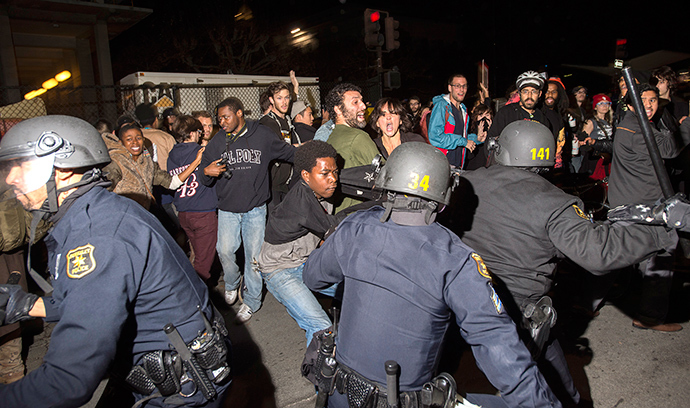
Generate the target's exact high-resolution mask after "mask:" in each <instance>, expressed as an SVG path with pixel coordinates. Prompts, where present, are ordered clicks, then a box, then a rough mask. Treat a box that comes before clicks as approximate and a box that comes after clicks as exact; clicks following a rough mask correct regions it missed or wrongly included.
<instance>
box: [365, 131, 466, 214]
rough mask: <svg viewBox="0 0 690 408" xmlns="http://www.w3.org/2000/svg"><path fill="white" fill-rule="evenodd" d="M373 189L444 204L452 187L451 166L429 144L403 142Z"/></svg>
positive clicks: (387, 162)
mask: <svg viewBox="0 0 690 408" xmlns="http://www.w3.org/2000/svg"><path fill="white" fill-rule="evenodd" d="M376 186H377V187H379V188H382V189H384V190H388V191H395V192H398V193H403V194H412V195H415V196H418V197H422V198H425V199H427V200H430V201H435V202H437V203H440V204H445V205H447V204H448V203H449V202H450V193H451V187H452V183H451V177H450V165H449V164H448V159H447V158H446V156H445V155H444V154H443V153H442V152H441V151H440V150H438V149H437V148H435V147H433V146H431V145H429V144H426V143H422V142H408V143H403V144H401V145H400V146H398V147H396V148H395V150H393V152H392V153H391V154H390V156H389V157H388V160H386V165H385V166H383V168H382V169H381V172H380V173H379V175H378V177H377V178H376Z"/></svg>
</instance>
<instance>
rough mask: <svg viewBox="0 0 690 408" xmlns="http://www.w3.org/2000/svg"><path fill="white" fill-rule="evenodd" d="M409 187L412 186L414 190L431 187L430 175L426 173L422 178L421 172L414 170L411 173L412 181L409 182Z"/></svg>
mask: <svg viewBox="0 0 690 408" xmlns="http://www.w3.org/2000/svg"><path fill="white" fill-rule="evenodd" d="M407 187H409V188H411V189H412V190H416V189H418V188H419V187H421V188H422V189H423V190H424V191H426V190H428V189H429V176H428V175H425V176H423V177H422V179H421V180H420V179H419V174H417V173H415V172H412V173H410V182H409V183H408V184H407Z"/></svg>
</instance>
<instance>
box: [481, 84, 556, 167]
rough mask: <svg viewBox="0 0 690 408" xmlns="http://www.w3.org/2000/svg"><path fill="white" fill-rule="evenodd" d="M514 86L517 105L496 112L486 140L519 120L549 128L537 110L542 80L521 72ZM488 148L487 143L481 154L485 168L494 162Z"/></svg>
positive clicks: (508, 105) (494, 136) (494, 137)
mask: <svg viewBox="0 0 690 408" xmlns="http://www.w3.org/2000/svg"><path fill="white" fill-rule="evenodd" d="M515 86H516V87H517V92H518V95H519V96H520V101H519V103H509V104H506V105H505V106H504V107H502V108H501V109H499V110H498V112H496V115H495V116H494V119H493V123H492V124H491V127H490V128H489V132H488V135H487V139H489V140H492V139H496V138H498V136H499V135H500V134H501V132H503V129H505V127H506V126H508V125H509V124H510V123H513V122H516V121H519V120H528V121H532V122H539V123H541V124H543V125H545V126H546V127H548V128H551V125H550V123H549V120H548V119H547V118H546V116H544V113H543V112H542V111H540V110H538V109H537V102H539V98H540V97H541V89H542V88H543V87H544V78H543V77H542V76H541V75H539V73H537V72H535V71H527V72H523V73H522V74H520V76H518V78H517V81H515ZM488 146H489V143H485V144H484V146H483V150H482V152H481V153H482V154H483V155H484V156H486V157H487V159H486V166H487V167H488V166H489V165H491V163H492V161H493V160H494V158H493V152H492V151H489V149H488Z"/></svg>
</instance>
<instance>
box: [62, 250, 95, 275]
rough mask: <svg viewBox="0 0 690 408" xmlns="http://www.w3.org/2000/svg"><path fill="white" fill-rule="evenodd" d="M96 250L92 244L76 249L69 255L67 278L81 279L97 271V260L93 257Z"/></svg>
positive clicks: (67, 259) (67, 258)
mask: <svg viewBox="0 0 690 408" xmlns="http://www.w3.org/2000/svg"><path fill="white" fill-rule="evenodd" d="M94 249H95V248H94V247H93V245H91V244H86V245H84V246H80V247H77V248H74V249H73V250H71V251H69V252H68V253H67V257H66V261H67V276H69V277H70V278H72V279H80V278H83V277H84V276H86V275H88V274H90V273H91V272H93V270H94V269H96V260H95V259H94V257H93V250H94Z"/></svg>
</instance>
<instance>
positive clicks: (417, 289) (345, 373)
mask: <svg viewBox="0 0 690 408" xmlns="http://www.w3.org/2000/svg"><path fill="white" fill-rule="evenodd" d="M376 184H377V185H378V186H380V187H381V188H383V189H384V190H387V191H388V201H387V202H386V203H385V204H384V207H385V208H381V207H379V206H375V207H372V209H369V210H367V211H360V212H357V213H355V214H352V215H350V216H348V218H346V219H345V220H344V221H343V222H342V223H341V224H340V225H339V227H338V229H337V230H336V232H335V233H334V234H333V235H332V236H331V237H329V238H328V239H327V240H326V241H325V242H324V244H323V245H322V246H321V248H320V249H317V250H315V251H314V252H312V254H311V255H310V256H309V259H308V261H307V263H306V265H305V269H304V273H303V278H304V282H305V283H306V285H307V286H308V287H309V288H310V289H312V290H320V289H324V288H326V287H328V286H330V285H332V284H333V283H336V282H340V281H344V293H343V300H342V312H341V321H340V325H339V326H338V328H337V338H336V344H337V347H336V348H335V350H336V360H337V362H338V369H337V373H338V377H339V379H338V380H336V381H335V384H337V386H336V391H333V394H332V395H331V396H330V397H329V400H328V406H329V407H347V406H348V400H349V401H351V402H353V401H366V400H367V398H373V397H371V396H367V395H362V394H363V393H362V390H371V389H372V388H373V389H374V390H376V391H372V392H371V393H369V394H376V393H378V398H379V404H380V403H381V399H384V404H385V400H386V399H387V394H386V390H385V387H383V386H382V384H386V383H387V377H386V372H385V370H384V363H385V362H386V361H387V360H394V361H396V362H397V363H398V364H399V366H400V379H399V390H400V391H401V392H403V393H406V394H405V395H403V397H402V399H400V401H401V406H404V407H417V406H421V405H415V404H414V403H413V402H414V401H417V402H419V401H420V398H416V397H419V390H420V389H422V387H423V386H424V384H425V383H427V382H429V381H430V380H431V379H432V377H433V376H434V372H435V370H436V368H437V363H438V356H439V353H440V348H441V342H442V341H443V337H444V334H445V332H446V330H447V329H448V326H449V323H450V319H451V316H453V313H455V318H456V321H457V324H458V325H459V326H460V330H461V334H462V336H463V338H464V339H465V340H466V341H467V343H468V344H470V345H471V346H472V351H473V353H474V356H475V358H476V360H477V362H478V365H479V367H481V369H482V370H483V371H484V373H485V374H486V375H487V377H488V379H489V380H490V381H491V382H492V384H493V385H494V386H495V387H496V388H498V389H499V391H500V392H501V397H495V396H482V395H468V398H467V399H468V400H469V401H470V402H472V403H480V404H482V405H483V406H485V407H492V406H510V407H517V406H520V407H547V406H548V407H551V406H560V404H559V402H558V400H557V399H556V398H555V396H554V395H553V394H552V392H551V391H550V389H549V388H548V386H547V385H546V383H545V380H544V378H543V377H542V375H541V374H540V373H539V371H538V370H537V367H536V365H535V363H534V362H533V360H532V358H531V356H530V354H529V351H528V350H527V348H526V347H525V345H524V344H523V343H522V342H521V341H520V339H519V337H518V335H517V331H516V329H515V325H514V323H513V322H512V321H511V319H510V317H509V316H508V315H507V314H506V312H505V310H504V308H503V304H502V302H501V300H500V298H499V297H498V296H497V295H496V293H495V292H494V289H493V285H492V279H491V276H490V275H489V273H488V271H487V269H486V266H485V264H484V262H483V261H482V258H481V257H480V256H479V255H477V253H475V252H474V251H473V250H472V249H470V248H469V247H468V246H467V245H465V244H463V243H462V242H461V241H460V239H459V238H458V237H457V236H456V235H455V234H453V233H452V232H451V231H449V230H448V229H446V228H445V227H442V226H441V225H440V224H438V223H436V222H435V218H436V214H437V211H438V210H439V208H440V207H441V206H443V205H445V204H447V203H448V201H449V195H450V192H451V187H452V183H451V177H450V167H449V164H448V160H447V159H446V158H445V156H444V155H443V153H441V152H440V151H439V150H438V149H435V148H434V147H432V146H430V145H428V144H425V143H417V142H410V143H404V144H402V145H401V146H399V147H397V148H396V149H395V150H394V151H393V152H392V153H391V155H390V157H389V159H388V161H387V163H386V165H385V166H384V167H383V169H382V170H381V173H380V174H379V176H378V178H377V181H376ZM364 393H365V394H367V392H366V391H365V392H364ZM453 396H455V394H453ZM415 398H416V399H415ZM403 401H406V403H405V404H402V402H403ZM373 402H374V405H371V406H377V405H376V401H373ZM407 403H409V404H410V405H407ZM506 404H507V405H506ZM350 406H353V405H350ZM355 406H356V405H355ZM378 406H382V405H378ZM384 406H385V405H384ZM444 406H455V405H452V403H449V405H444Z"/></svg>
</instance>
